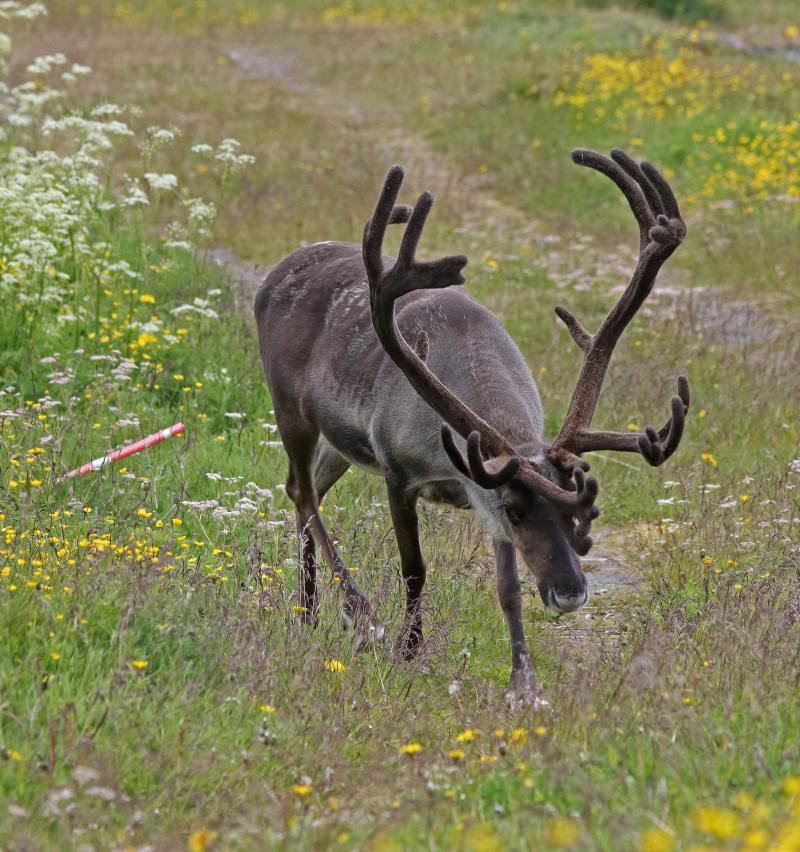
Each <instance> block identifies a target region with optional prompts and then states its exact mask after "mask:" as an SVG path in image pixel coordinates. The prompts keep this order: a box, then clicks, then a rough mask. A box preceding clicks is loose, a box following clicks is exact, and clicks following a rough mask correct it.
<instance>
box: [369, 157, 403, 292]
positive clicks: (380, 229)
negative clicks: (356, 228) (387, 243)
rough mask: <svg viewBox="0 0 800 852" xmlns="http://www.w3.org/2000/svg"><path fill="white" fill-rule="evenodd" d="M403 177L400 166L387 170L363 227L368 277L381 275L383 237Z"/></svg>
mask: <svg viewBox="0 0 800 852" xmlns="http://www.w3.org/2000/svg"><path fill="white" fill-rule="evenodd" d="M404 177H405V172H404V171H403V167H402V166H398V165H394V166H392V167H391V168H390V169H389V172H388V174H387V175H386V180H385V181H384V182H383V189H382V190H381V194H380V196H379V197H378V203H377V204H376V205H375V210H374V212H373V214H372V216H371V217H370V218H369V219H368V220H367V223H366V225H364V239H363V243H362V251H363V255H364V265H365V266H366V267H367V275H369V276H373V275H375V276H380V275H382V274H383V237H384V234H385V233H386V228H387V227H388V225H389V222H390V221H391V218H392V213H393V212H394V209H395V205H394V203H395V201H397V196H398V195H400V187H401V186H402V185H403V178H404Z"/></svg>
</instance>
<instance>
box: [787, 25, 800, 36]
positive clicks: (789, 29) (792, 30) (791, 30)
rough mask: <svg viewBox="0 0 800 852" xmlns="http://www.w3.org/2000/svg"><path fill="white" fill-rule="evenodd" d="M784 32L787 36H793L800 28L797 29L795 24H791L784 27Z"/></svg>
mask: <svg viewBox="0 0 800 852" xmlns="http://www.w3.org/2000/svg"><path fill="white" fill-rule="evenodd" d="M784 32H785V33H786V36H787V37H788V38H794V37H795V36H796V35H797V34H798V33H799V32H800V30H798V28H797V27H795V26H791V27H786V29H785V30H784Z"/></svg>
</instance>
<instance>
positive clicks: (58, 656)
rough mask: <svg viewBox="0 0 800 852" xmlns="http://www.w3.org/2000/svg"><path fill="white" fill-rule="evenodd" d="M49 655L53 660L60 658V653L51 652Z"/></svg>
mask: <svg viewBox="0 0 800 852" xmlns="http://www.w3.org/2000/svg"><path fill="white" fill-rule="evenodd" d="M50 656H51V657H52V658H53V659H54V660H60V659H61V654H55V653H53V654H50Z"/></svg>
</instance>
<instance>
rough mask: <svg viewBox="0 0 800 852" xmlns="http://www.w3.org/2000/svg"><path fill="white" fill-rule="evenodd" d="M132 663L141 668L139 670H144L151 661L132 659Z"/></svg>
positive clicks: (136, 667)
mask: <svg viewBox="0 0 800 852" xmlns="http://www.w3.org/2000/svg"><path fill="white" fill-rule="evenodd" d="M131 665H132V666H133V667H134V668H135V669H139V671H143V670H144V669H146V668H147V667H148V666H149V665H150V663H149V662H148V661H147V660H131Z"/></svg>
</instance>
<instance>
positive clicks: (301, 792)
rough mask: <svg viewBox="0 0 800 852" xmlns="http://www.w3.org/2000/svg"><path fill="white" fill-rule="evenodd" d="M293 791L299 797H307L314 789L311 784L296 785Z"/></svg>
mask: <svg viewBox="0 0 800 852" xmlns="http://www.w3.org/2000/svg"><path fill="white" fill-rule="evenodd" d="M292 789H293V790H294V791H295V793H297V795H298V796H307V795H308V794H309V793H310V792H311V790H312V789H313V788H312V786H311V784H295V785H294V787H292Z"/></svg>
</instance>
